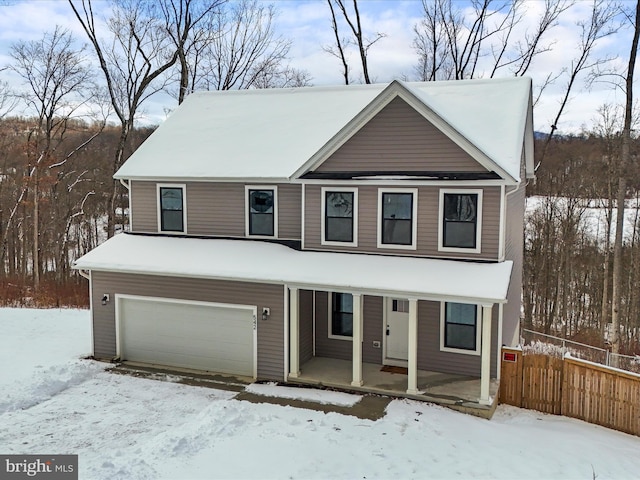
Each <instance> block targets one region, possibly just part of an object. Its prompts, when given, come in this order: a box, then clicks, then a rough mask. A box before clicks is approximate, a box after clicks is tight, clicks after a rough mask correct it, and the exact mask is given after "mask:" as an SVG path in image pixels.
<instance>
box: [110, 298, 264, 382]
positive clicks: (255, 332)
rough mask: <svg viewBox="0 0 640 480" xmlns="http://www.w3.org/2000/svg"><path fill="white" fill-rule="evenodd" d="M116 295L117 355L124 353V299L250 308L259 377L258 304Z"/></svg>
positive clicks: (255, 365)
mask: <svg viewBox="0 0 640 480" xmlns="http://www.w3.org/2000/svg"><path fill="white" fill-rule="evenodd" d="M114 297H115V323H116V357H120V356H121V355H122V351H121V346H122V338H121V336H122V327H121V323H122V316H121V313H120V310H121V307H122V300H127V299H129V300H139V301H145V302H156V303H173V304H182V305H197V306H202V307H211V308H228V309H237V310H249V311H250V312H252V314H253V319H254V320H253V321H254V325H255V328H254V329H253V378H257V377H258V324H257V322H258V307H257V306H256V305H240V304H234V303H219V302H203V301H200V300H184V299H182V298H167V297H152V296H147V295H129V294H122V293H116V294H114Z"/></svg>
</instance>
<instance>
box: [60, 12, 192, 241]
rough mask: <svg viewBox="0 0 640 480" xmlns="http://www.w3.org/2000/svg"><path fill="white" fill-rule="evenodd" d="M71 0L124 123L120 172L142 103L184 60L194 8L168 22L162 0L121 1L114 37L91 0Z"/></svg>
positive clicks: (116, 164) (111, 228)
mask: <svg viewBox="0 0 640 480" xmlns="http://www.w3.org/2000/svg"><path fill="white" fill-rule="evenodd" d="M69 4H70V5H71V8H72V9H73V12H74V14H75V15H76V18H77V19H78V21H79V22H80V24H81V25H82V28H83V29H84V31H85V33H86V34H87V37H88V39H89V41H90V43H91V44H92V46H93V48H94V50H95V53H96V55H97V57H98V61H99V64H100V68H101V70H102V73H103V75H104V79H105V82H106V86H107V90H108V92H109V98H110V100H111V104H112V106H113V110H114V112H115V114H116V116H117V117H118V120H119V122H120V140H119V142H118V146H117V148H116V151H115V156H114V161H113V173H115V172H116V171H117V170H118V169H119V168H120V167H121V166H122V164H123V162H124V153H125V148H126V145H127V140H128V138H129V133H130V132H131V130H132V128H133V126H134V122H135V119H136V115H137V114H138V111H139V109H140V106H141V105H142V104H143V103H144V101H145V100H146V99H147V98H149V97H150V96H151V95H153V94H154V93H156V92H158V91H160V90H161V89H162V88H163V87H164V86H165V85H164V83H163V80H165V81H166V78H163V75H164V74H166V72H167V71H168V70H169V69H170V68H172V67H173V66H174V65H175V63H176V61H177V60H178V48H177V47H176V42H178V43H180V42H182V41H183V38H184V29H185V28H186V27H185V26H186V25H187V24H189V21H188V20H187V19H188V18H189V15H190V14H189V10H188V8H186V7H185V8H182V9H176V10H171V12H172V14H173V13H176V14H178V15H179V16H180V17H179V18H175V17H171V16H170V17H171V18H170V20H167V17H165V18H164V21H165V22H164V23H163V19H161V16H159V15H157V14H156V12H155V10H154V9H155V8H156V6H157V3H156V2H154V1H149V0H144V1H143V0H140V1H137V0H119V1H118V2H116V3H115V5H114V10H113V12H112V15H111V17H110V18H109V19H108V22H107V28H108V34H109V35H110V36H111V37H112V38H113V40H112V41H109V40H105V39H103V38H102V37H101V35H103V34H104V33H100V32H99V31H98V26H99V23H98V22H96V18H95V15H94V11H93V6H92V3H91V0H82V1H81V4H80V7H78V6H76V4H75V3H74V2H73V0H69ZM167 11H168V10H167ZM167 22H170V24H169V23H167ZM175 25H178V26H179V25H182V28H180V27H178V30H177V34H176V35H175V37H174V38H173V39H172V38H171V37H170V36H169V35H168V34H167V31H169V30H170V29H172V28H174V26H175ZM105 33H106V32H105ZM112 187H113V188H112V192H111V205H110V208H109V214H108V226H107V234H108V236H109V237H111V236H113V234H114V232H115V223H116V221H115V220H116V219H115V217H116V206H117V203H118V202H117V199H118V194H119V192H120V190H119V186H118V182H115V181H112Z"/></svg>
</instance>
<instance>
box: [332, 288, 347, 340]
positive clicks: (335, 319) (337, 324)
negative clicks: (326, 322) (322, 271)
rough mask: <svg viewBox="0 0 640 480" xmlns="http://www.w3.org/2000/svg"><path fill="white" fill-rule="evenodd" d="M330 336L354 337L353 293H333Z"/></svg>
mask: <svg viewBox="0 0 640 480" xmlns="http://www.w3.org/2000/svg"><path fill="white" fill-rule="evenodd" d="M329 333H330V335H329V336H330V337H349V338H351V337H353V295H351V294H350V293H332V294H331V316H330V332H329Z"/></svg>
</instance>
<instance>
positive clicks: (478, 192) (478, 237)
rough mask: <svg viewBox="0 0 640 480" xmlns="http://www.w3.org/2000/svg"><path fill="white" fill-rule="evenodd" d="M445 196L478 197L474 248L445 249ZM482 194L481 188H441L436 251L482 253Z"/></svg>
mask: <svg viewBox="0 0 640 480" xmlns="http://www.w3.org/2000/svg"><path fill="white" fill-rule="evenodd" d="M445 194H462V195H465V194H475V195H478V205H477V208H478V211H477V212H476V248H464V247H445V246H444V196H445ZM482 194H483V190H482V189H481V188H478V189H471V188H441V189H440V204H439V206H438V251H439V252H452V253H481V252H482Z"/></svg>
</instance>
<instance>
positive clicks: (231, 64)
mask: <svg viewBox="0 0 640 480" xmlns="http://www.w3.org/2000/svg"><path fill="white" fill-rule="evenodd" d="M276 13H277V12H276V9H275V7H274V6H273V5H263V4H261V3H259V2H258V1H257V0H240V1H239V2H234V3H232V4H230V5H229V6H228V8H225V9H223V10H222V11H221V12H220V13H219V14H218V15H216V16H215V18H214V23H213V24H212V25H210V27H209V28H210V29H211V32H215V34H213V35H212V37H211V38H209V39H208V41H207V42H204V45H203V48H202V49H200V50H198V52H197V55H198V57H197V62H194V63H193V64H194V66H193V69H192V72H193V73H192V76H193V82H192V85H193V86H194V88H199V89H204V90H232V89H245V88H250V87H257V86H258V84H261V85H265V78H269V77H274V76H280V77H282V78H284V77H287V76H291V75H290V74H291V73H292V72H295V71H294V70H293V69H291V68H290V67H288V66H287V65H284V62H285V61H286V57H287V54H288V53H289V49H290V47H291V42H290V41H289V40H287V39H285V38H284V37H282V36H280V35H277V33H276V31H275V26H274V21H275V17H276ZM194 53H195V52H194ZM196 66H197V70H196ZM287 71H288V73H287ZM303 75H305V76H308V74H306V73H304V74H303ZM293 76H294V77H295V74H294V75H293ZM284 83H287V82H284ZM269 86H271V85H269Z"/></svg>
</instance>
